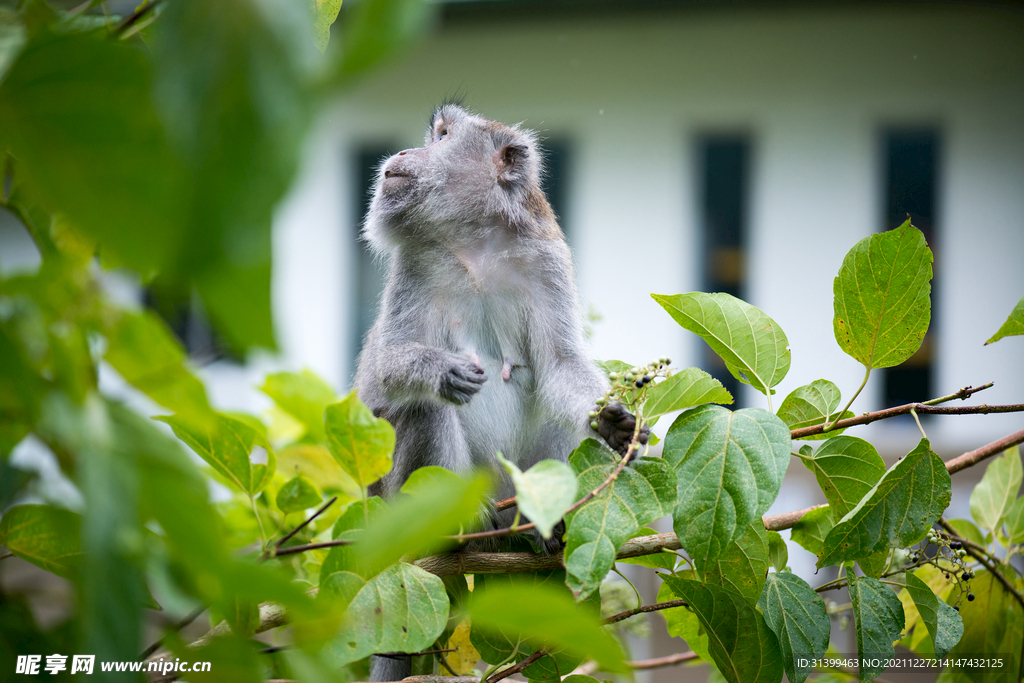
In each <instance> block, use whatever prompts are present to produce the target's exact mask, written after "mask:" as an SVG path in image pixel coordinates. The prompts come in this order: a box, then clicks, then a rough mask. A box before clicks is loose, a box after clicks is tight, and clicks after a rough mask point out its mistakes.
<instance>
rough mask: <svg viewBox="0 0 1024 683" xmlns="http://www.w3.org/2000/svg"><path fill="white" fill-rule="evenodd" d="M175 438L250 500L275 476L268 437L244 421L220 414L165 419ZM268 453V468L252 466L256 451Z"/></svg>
mask: <svg viewBox="0 0 1024 683" xmlns="http://www.w3.org/2000/svg"><path fill="white" fill-rule="evenodd" d="M153 419H154V420H159V421H160V422H166V423H167V424H169V425H170V426H171V429H173V430H174V434H175V436H177V437H178V438H179V439H181V440H182V441H184V442H185V443H186V444H187V445H188V447H189V448H191V449H192V450H193V451H195V452H196V454H197V455H199V457H201V458H202V459H203V460H205V461H206V462H208V463H210V465H211V466H212V467H213V469H214V470H215V471H216V472H217V473H218V474H220V475H221V476H222V477H224V478H225V479H227V480H228V481H229V482H231V483H232V484H234V485H235V486H237V487H238V488H239V490H241V491H244V492H245V493H247V494H249V495H250V496H255V495H256V494H257V493H259V492H260V491H262V490H263V487H264V486H266V485H267V483H268V482H269V481H270V478H271V477H272V476H274V470H275V468H276V467H277V460H276V458H275V456H274V449H272V448H271V447H270V443H269V442H268V441H267V439H266V437H265V436H263V435H262V434H261V433H260V432H259V431H258V430H256V429H254V428H253V427H251V426H250V425H248V424H246V423H245V422H243V421H242V420H238V419H235V418H233V417H228V416H227V415H222V414H220V413H212V412H211V413H207V414H205V415H187V414H177V415H162V416H158V417H154V418H153ZM258 448H259V449H263V451H265V452H266V456H267V462H266V464H261V463H256V462H252V460H251V458H252V456H253V454H254V451H255V450H256V449H258Z"/></svg>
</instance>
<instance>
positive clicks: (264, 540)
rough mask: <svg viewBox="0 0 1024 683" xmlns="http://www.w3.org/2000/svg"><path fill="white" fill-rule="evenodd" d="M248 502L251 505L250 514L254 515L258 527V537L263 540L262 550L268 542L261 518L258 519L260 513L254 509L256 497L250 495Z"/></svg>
mask: <svg viewBox="0 0 1024 683" xmlns="http://www.w3.org/2000/svg"><path fill="white" fill-rule="evenodd" d="M249 502H250V503H252V514H254V515H256V523H257V524H259V525H260V536H261V537H262V538H263V548H264V549H266V547H267V544H268V543H269V541H268V540H267V532H266V530H265V529H264V528H263V518H262V517H260V511H259V509H258V508H257V507H256V497H255V496H251V495H250V496H249Z"/></svg>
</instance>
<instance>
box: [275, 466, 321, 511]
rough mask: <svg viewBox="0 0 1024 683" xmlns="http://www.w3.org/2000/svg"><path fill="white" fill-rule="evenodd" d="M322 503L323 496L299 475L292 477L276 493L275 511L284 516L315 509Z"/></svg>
mask: <svg viewBox="0 0 1024 683" xmlns="http://www.w3.org/2000/svg"><path fill="white" fill-rule="evenodd" d="M323 501H324V497H323V495H322V494H321V493H320V490H319V489H318V488H317V487H316V485H315V484H314V483H313V482H311V481H310V480H309V479H306V478H305V477H304V476H302V475H301V474H300V475H298V476H295V477H292V478H291V479H289V480H288V482H287V483H286V484H285V485H284V486H282V487H281V490H279V491H278V492H277V498H276V500H275V502H276V503H277V509H278V510H280V511H281V512H283V513H284V514H286V515H287V514H290V513H292V512H299V511H301V510H305V509H307V508H311V507H316V506H317V505H320V503H322V502H323Z"/></svg>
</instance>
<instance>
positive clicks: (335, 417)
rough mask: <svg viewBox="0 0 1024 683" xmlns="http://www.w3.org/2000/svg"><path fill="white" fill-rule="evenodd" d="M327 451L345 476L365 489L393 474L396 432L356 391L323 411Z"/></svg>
mask: <svg viewBox="0 0 1024 683" xmlns="http://www.w3.org/2000/svg"><path fill="white" fill-rule="evenodd" d="M324 425H325V428H326V430H327V447H328V448H329V449H330V450H331V455H333V456H334V459H335V460H337V461H338V464H339V465H341V468H342V469H343V470H344V471H345V474H347V475H348V476H350V477H352V479H354V480H355V482H356V483H357V484H359V486H361V487H362V488H364V489H365V488H366V487H367V486H369V485H370V484H372V483H373V482H375V481H377V480H378V479H380V478H381V477H383V476H384V475H385V474H387V473H388V472H390V471H391V453H392V451H394V450H395V429H394V427H392V426H391V425H390V424H389V423H388V421H387V420H385V419H383V418H379V417H374V416H373V413H371V412H370V409H369V408H367V407H366V406H365V405H363V402H362V401H360V400H359V397H358V396H356V392H355V390H353V391H351V392H349V394H348V396H346V397H345V398H343V399H342V400H341V401H339V402H338V403H333V404H331V405H329V406H327V408H326V409H325V411H324Z"/></svg>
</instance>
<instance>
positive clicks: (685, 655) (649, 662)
mask: <svg viewBox="0 0 1024 683" xmlns="http://www.w3.org/2000/svg"><path fill="white" fill-rule="evenodd" d="M695 659H700V655H698V654H697V653H696V652H679V653H676V654H674V655H668V656H666V657H655V658H654V659H638V660H636V661H632V662H626V666H628V667H629V668H630V669H658V668H661V667H663V666H675V665H676V664H684V663H686V662H692V661H693V660H695Z"/></svg>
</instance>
